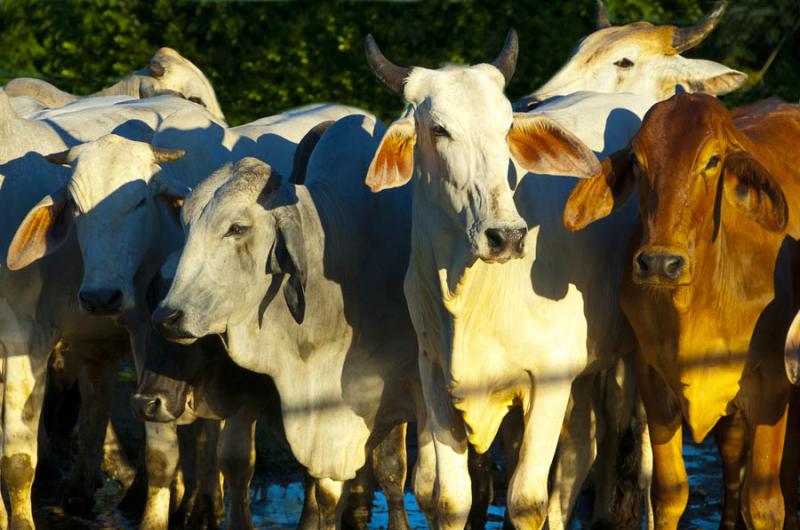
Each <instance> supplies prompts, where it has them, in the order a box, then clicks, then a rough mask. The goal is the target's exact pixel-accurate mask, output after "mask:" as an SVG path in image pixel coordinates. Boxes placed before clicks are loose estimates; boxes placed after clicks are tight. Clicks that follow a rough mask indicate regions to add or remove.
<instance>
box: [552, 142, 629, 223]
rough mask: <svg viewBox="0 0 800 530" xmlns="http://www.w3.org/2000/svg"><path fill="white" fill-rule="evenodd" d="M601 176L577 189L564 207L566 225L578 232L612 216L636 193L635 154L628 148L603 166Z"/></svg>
mask: <svg viewBox="0 0 800 530" xmlns="http://www.w3.org/2000/svg"><path fill="white" fill-rule="evenodd" d="M600 166H601V169H600V171H599V172H598V174H597V175H595V176H593V177H592V178H590V179H587V180H583V181H581V182H579V183H578V185H577V186H575V188H573V190H572V193H570V195H569V198H568V199H567V204H566V205H565V206H564V214H563V222H564V226H565V227H566V228H567V229H568V230H570V231H572V232H576V231H578V230H581V229H583V228H585V227H586V226H588V225H589V224H591V223H593V222H595V221H597V220H598V219H602V218H603V217H606V216H607V215H609V214H611V212H613V211H614V210H617V209H619V208H620V207H621V206H622V205H624V204H625V203H626V202H627V201H628V199H629V198H630V196H631V194H632V193H633V185H634V183H635V178H634V175H633V152H632V151H631V150H630V148H628V147H626V148H625V149H623V150H621V151H617V152H616V153H614V154H613V155H611V156H610V157H609V158H606V159H605V160H603V161H602V162H601V164H600Z"/></svg>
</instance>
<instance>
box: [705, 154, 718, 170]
mask: <svg viewBox="0 0 800 530" xmlns="http://www.w3.org/2000/svg"><path fill="white" fill-rule="evenodd" d="M718 165H719V155H714V156H712V157H711V158H709V159H708V163H707V164H706V169H707V170H708V169H714V168H715V167H717V166H718Z"/></svg>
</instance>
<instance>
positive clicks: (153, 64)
mask: <svg viewBox="0 0 800 530" xmlns="http://www.w3.org/2000/svg"><path fill="white" fill-rule="evenodd" d="M147 69H148V70H150V74H151V75H152V76H153V77H155V78H156V79H158V78H159V77H162V76H163V75H164V72H166V69H165V68H164V65H163V64H161V63H160V62H158V61H156V60H152V61H150V64H149V65H148V66H147Z"/></svg>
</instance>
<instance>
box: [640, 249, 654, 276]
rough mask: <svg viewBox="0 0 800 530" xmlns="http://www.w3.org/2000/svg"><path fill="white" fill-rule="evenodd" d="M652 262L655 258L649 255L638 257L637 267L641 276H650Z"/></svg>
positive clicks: (643, 254)
mask: <svg viewBox="0 0 800 530" xmlns="http://www.w3.org/2000/svg"><path fill="white" fill-rule="evenodd" d="M652 261H653V257H652V256H650V255H649V254H645V253H641V254H639V255H638V256H636V267H637V268H638V269H639V274H641V275H647V274H650V264H651V262H652Z"/></svg>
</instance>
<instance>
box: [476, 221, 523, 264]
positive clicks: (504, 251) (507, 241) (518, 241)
mask: <svg viewBox="0 0 800 530" xmlns="http://www.w3.org/2000/svg"><path fill="white" fill-rule="evenodd" d="M527 233H528V229H527V228H487V229H486V240H487V241H488V242H489V251H490V252H491V255H492V256H493V257H506V258H513V257H519V256H520V255H522V251H523V249H524V246H525V234H527Z"/></svg>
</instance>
